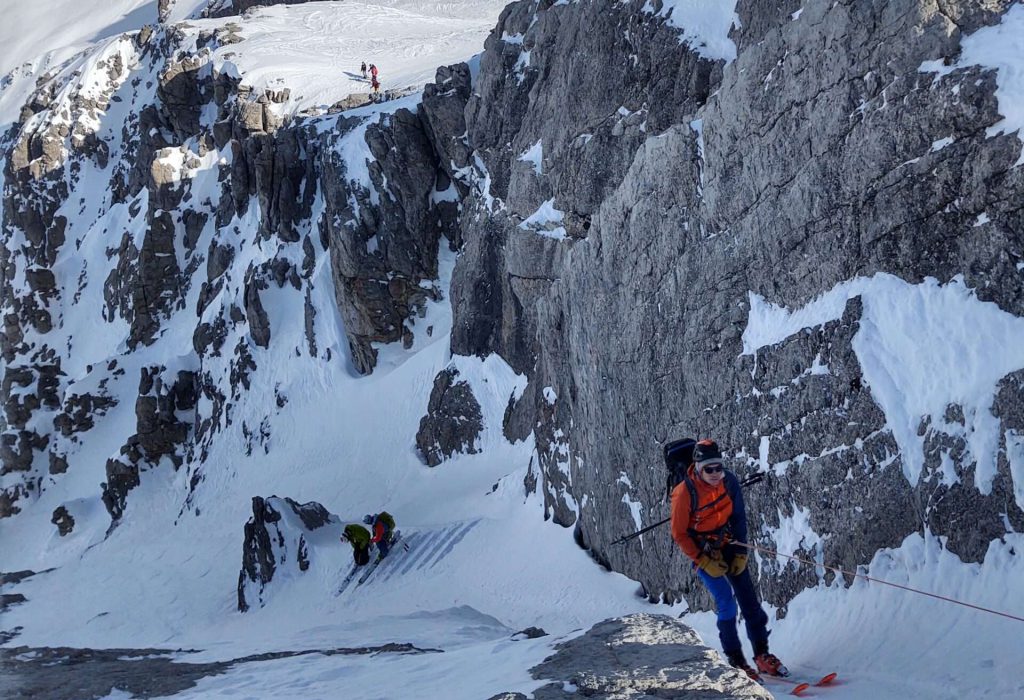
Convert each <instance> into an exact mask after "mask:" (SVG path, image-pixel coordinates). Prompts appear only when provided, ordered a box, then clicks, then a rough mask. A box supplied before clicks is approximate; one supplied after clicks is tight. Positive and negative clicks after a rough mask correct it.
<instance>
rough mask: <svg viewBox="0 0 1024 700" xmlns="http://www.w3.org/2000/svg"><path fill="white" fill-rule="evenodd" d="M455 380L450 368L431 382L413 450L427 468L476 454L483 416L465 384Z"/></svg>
mask: <svg viewBox="0 0 1024 700" xmlns="http://www.w3.org/2000/svg"><path fill="white" fill-rule="evenodd" d="M458 376H459V371H458V370H457V369H455V368H454V367H451V368H449V369H446V370H444V371H443V372H441V373H440V374H438V375H437V378H435V379H434V388H433V389H432V390H431V392H430V403H429V404H428V405H427V415H425V416H424V417H423V418H422V419H421V420H420V429H419V431H418V432H417V433H416V447H417V448H419V451H420V454H421V455H423V458H424V459H425V460H426V461H427V465H428V466H431V467H436V466H437V465H438V464H440V463H441V462H442V461H444V460H445V459H447V458H449V457H451V456H452V455H453V454H455V453H456V452H461V453H464V454H476V453H477V441H478V440H479V437H480V433H481V432H482V431H483V428H484V426H483V415H482V414H481V412H480V403H479V402H478V401H477V400H476V397H475V396H473V389H472V387H470V385H469V382H465V381H457V378H458Z"/></svg>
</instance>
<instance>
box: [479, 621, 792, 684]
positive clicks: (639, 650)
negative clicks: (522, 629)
mask: <svg viewBox="0 0 1024 700" xmlns="http://www.w3.org/2000/svg"><path fill="white" fill-rule="evenodd" d="M555 649H556V651H555V653H554V654H553V655H552V656H550V657H549V658H547V659H545V660H544V663H542V664H540V665H538V666H534V667H533V668H532V669H530V674H531V675H532V676H533V677H534V678H535V679H537V680H550V681H551V682H549V683H547V684H546V685H543V686H541V687H540V688H538V689H537V690H535V691H533V693H531V694H530V695H529V696H526V695H523V694H522V693H503V694H500V695H495V696H493V697H492V698H491V700H530V699H532V700H568V699H569V698H576V697H581V696H582V697H587V698H599V699H602V700H603V699H607V700H611V699H612V698H617V699H620V698H621V699H622V700H627V699H629V700H633V699H635V700H641V698H649V697H658V698H678V699H679V700H682V699H683V698H695V697H715V698H770V697H772V695H771V693H769V692H768V691H767V690H766V689H764V688H762V687H761V686H759V685H758V684H756V683H754V681H752V680H750V679H749V678H747V676H746V674H744V673H742V672H740V671H737V670H736V669H734V668H732V667H730V666H728V665H726V664H725V663H724V662H723V661H722V660H721V659H720V657H719V656H718V654H717V653H716V652H714V651H712V650H711V649H709V648H708V647H706V646H705V645H704V644H703V643H702V642H701V640H700V637H698V636H697V634H696V632H694V631H693V630H692V629H690V628H689V627H687V626H686V625H684V624H682V623H681V622H679V621H678V620H674V619H672V618H671V617H668V616H666V615H647V614H638V615H629V616H627V617H620V618H614V619H611V620H605V621H604V622H599V623H598V624H596V625H594V626H593V627H591V628H590V629H589V630H588V631H587V632H586V633H585V634H582V635H580V636H578V637H575V638H573V639H572V640H570V641H568V642H563V643H561V644H558V645H557V646H556V647H555Z"/></svg>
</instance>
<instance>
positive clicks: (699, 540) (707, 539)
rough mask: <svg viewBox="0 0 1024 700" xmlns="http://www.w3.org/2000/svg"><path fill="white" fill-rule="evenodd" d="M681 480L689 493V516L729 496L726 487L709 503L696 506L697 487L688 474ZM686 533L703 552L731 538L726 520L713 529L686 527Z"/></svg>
mask: <svg viewBox="0 0 1024 700" xmlns="http://www.w3.org/2000/svg"><path fill="white" fill-rule="evenodd" d="M683 482H684V483H685V484H686V490H687V491H688V492H689V494H690V515H691V516H694V515H696V514H697V513H699V512H700V511H702V510H707V509H708V508H712V507H714V506H716V505H718V504H719V503H720V502H721V501H722V499H723V498H728V497H729V490H728V489H726V490H725V492H724V493H723V494H722V495H721V496H719V497H718V498H716V499H715V500H713V501H711V502H710V503H706V504H704V505H703V506H701V507H699V508H698V507H697V487H696V485H695V484H694V483H693V480H692V479H690V475H689V474H687V475H686V476H684V477H683ZM686 534H688V535H689V536H690V538H691V539H692V540H693V541H694V542H695V543H696V544H697V547H698V548H700V550H701V551H702V552H705V553H708V552H711V551H713V550H716V549H721V548H722V547H724V546H725V545H726V544H728V542H729V540H731V539H732V530H731V529H730V528H729V523H728V522H726V524H725V525H723V526H722V527H719V528H716V529H714V530H707V531H701V530H697V529H695V528H692V527H688V528H686Z"/></svg>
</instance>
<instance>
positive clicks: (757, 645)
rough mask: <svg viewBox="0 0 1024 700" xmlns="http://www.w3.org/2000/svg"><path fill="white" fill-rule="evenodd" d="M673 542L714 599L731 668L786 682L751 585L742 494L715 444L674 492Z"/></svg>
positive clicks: (699, 447)
mask: <svg viewBox="0 0 1024 700" xmlns="http://www.w3.org/2000/svg"><path fill="white" fill-rule="evenodd" d="M666 459H667V458H666ZM672 539H674V540H675V541H676V544H678V545H679V548H680V549H681V550H683V553H684V554H685V555H686V556H688V557H690V559H692V560H693V568H694V569H696V570H697V576H698V577H699V578H700V580H701V583H703V584H704V587H705V588H707V589H708V591H709V592H710V593H711V595H712V597H713V598H714V599H715V611H716V612H717V614H718V636H719V639H720V640H721V642H722V650H723V651H724V652H725V656H726V658H727V659H728V661H729V665H731V666H733V667H735V668H738V669H740V670H742V671H744V672H745V673H746V674H747V675H748V676H750V677H751V678H753V679H754V680H759V679H760V677H759V675H758V674H759V673H764V674H767V675H772V676H788V675H789V671H788V670H787V669H786V667H785V666H783V665H782V662H781V661H779V659H778V657H776V656H775V655H774V654H772V653H770V652H769V651H768V634H769V632H768V615H767V613H765V611H764V608H762V607H761V603H760V601H759V600H758V598H757V590H756V589H755V588H754V583H753V581H751V579H750V571H749V570H748V569H747V549H746V548H744V547H742V546H740V545H741V544H745V543H746V541H747V512H746V507H745V506H744V504H743V492H742V491H741V489H740V483H739V480H738V479H737V478H736V475H735V474H733V473H732V472H730V471H726V470H725V465H724V463H723V461H722V452H721V450H719V449H718V445H716V444H715V442H714V440H701V441H700V442H698V443H697V444H696V446H695V447H694V448H693V461H692V463H691V464H690V468H689V469H688V470H687V472H686V476H685V477H684V479H683V480H682V481H681V482H679V484H678V485H677V486H676V487H675V488H674V489H672ZM737 601H738V602H739V609H740V610H741V611H742V612H743V621H744V623H745V624H746V628H747V637H749V638H750V643H751V644H752V645H753V647H754V662H755V663H756V664H757V670H756V671H755V670H754V669H753V668H751V667H750V664H748V663H747V660H746V658H745V657H744V656H743V645H742V644H741V643H740V638H739V635H738V634H737V633H736V613H737V610H736V607H737V606H736V603H737Z"/></svg>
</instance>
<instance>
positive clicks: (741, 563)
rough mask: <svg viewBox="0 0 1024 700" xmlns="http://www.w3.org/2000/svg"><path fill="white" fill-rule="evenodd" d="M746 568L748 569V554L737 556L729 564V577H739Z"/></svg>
mask: <svg viewBox="0 0 1024 700" xmlns="http://www.w3.org/2000/svg"><path fill="white" fill-rule="evenodd" d="M746 568H747V555H746V554H737V555H736V556H734V557H733V558H732V561H731V562H729V575H730V576H739V575H740V574H742V573H743V571H744V570H745V569H746Z"/></svg>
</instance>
